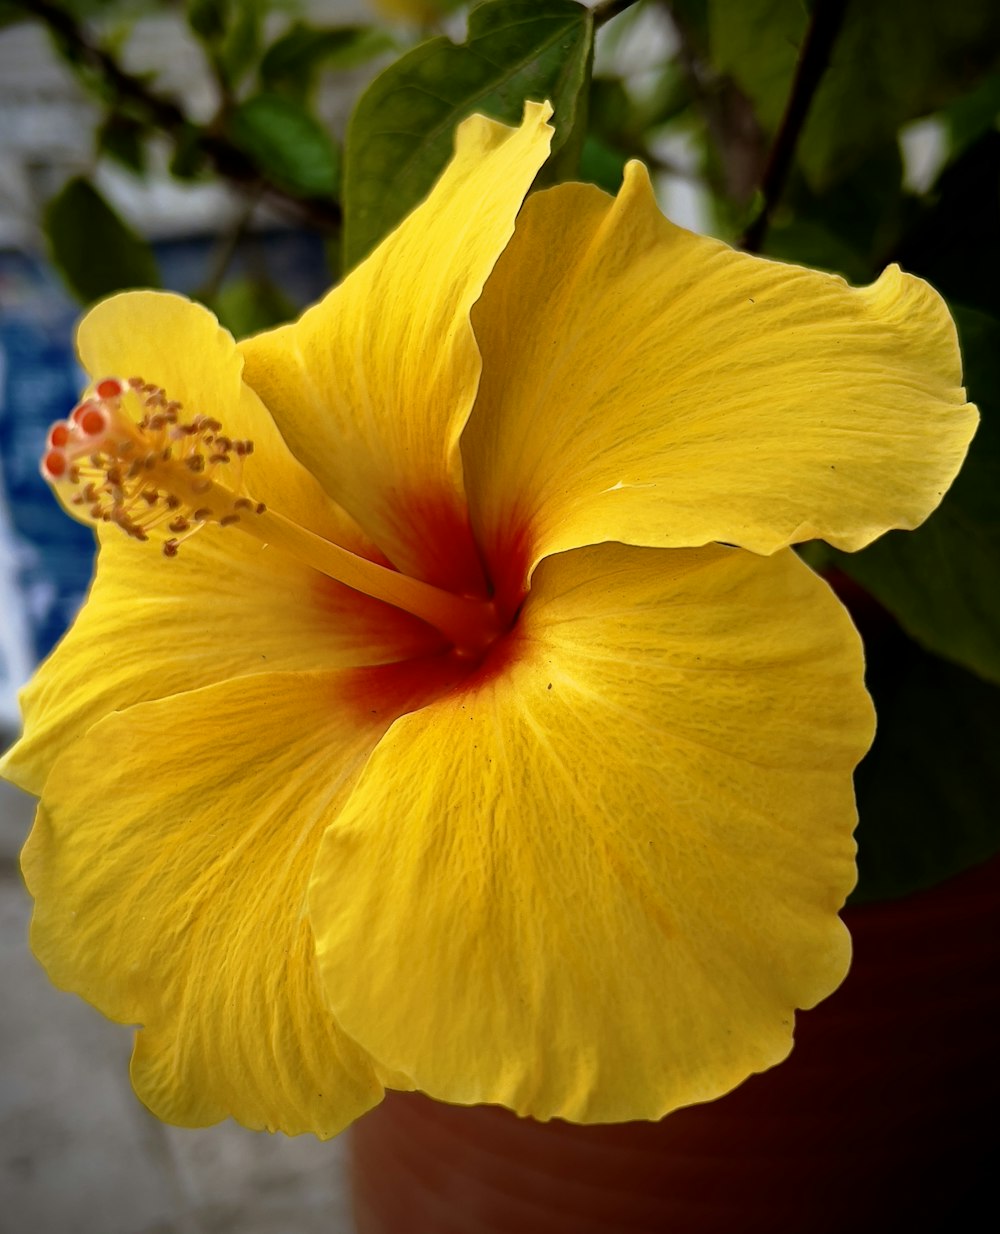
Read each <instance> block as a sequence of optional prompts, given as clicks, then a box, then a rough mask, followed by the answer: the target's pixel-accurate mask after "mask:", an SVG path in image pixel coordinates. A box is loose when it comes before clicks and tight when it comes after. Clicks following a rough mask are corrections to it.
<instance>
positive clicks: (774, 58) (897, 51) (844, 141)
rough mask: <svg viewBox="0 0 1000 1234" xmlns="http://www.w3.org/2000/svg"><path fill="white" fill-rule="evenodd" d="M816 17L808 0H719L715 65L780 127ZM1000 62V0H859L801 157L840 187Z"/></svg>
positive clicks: (821, 178) (809, 170)
mask: <svg viewBox="0 0 1000 1234" xmlns="http://www.w3.org/2000/svg"><path fill="white" fill-rule="evenodd" d="M807 23H808V13H807V9H806V5H805V4H803V3H802V0H710V32H711V49H712V62H713V64H714V66H715V67H716V68H717V69H718V70H719V71H721V72H724V73H729V74H730V75H731V76H732V77H733V78H734V79H735V80H736V81H737V83H738V84H739V85H740V87H741V88H742V89H743V90H744V91H745V92H746V93H747V94H748V95H749V97H750V98H751V99H752V101H753V103H754V106H755V109H756V112H757V115H758V118H759V119H760V121H761V123H762V124H763V125H764V127H765V128H766V129H768V130H770V131H772V132H773V130H774V128H775V127H776V125H777V123H778V121H779V119H780V117H781V115H782V113H783V111H784V106H785V102H786V100H787V98H788V93H789V89H790V86H791V81H792V75H793V72H794V68H795V62H796V58H797V55H798V47H799V46H800V44H801V42H802V39H803V37H804V34H805V30H806V26H807ZM998 67H1000V5H997V4H996V0H961V3H958V4H954V3H952V4H948V3H941V0H875V2H874V3H871V2H869V3H862V2H861V0H855V2H853V3H849V4H848V6H847V12H846V16H845V18H844V23H843V26H842V28H841V31H840V34H839V36H838V38H837V40H836V42H835V43H834V46H833V48H832V56H831V61H830V66H829V68H828V69H827V72H826V74H825V75H824V77H823V79H822V81H821V83H820V86H819V89H818V90H817V92H816V96H815V98H814V100H813V103H812V107H811V108H810V112H809V116H808V119H807V121H806V125H805V128H804V131H803V133H802V138H801V140H800V142H799V146H798V161H799V165H800V166H801V167H802V169H803V170H804V172H805V173H806V175H807V176H808V177H809V179H810V180H811V181H812V183H814V184H816V185H825V184H829V183H833V182H834V181H836V180H837V179H838V178H839V177H841V176H842V175H845V174H847V173H848V172H849V171H851V170H852V169H853V168H854V167H855V166H857V164H858V163H859V162H861V161H862V160H863V159H864V158H865V157H866V155H867V154H868V153H869V152H870V151H872V150H874V149H876V148H877V147H878V146H880V145H883V144H884V143H885V142H886V141H887V140H888V139H890V138H893V137H895V135H896V134H897V132H898V131H899V128H900V126H901V125H902V124H903V123H904V122H905V121H907V120H910V119H913V118H914V117H916V116H922V115H927V114H928V113H929V112H932V111H935V110H937V109H939V108H941V107H943V106H945V105H946V104H948V103H949V102H950V101H951V100H952V99H954V98H957V97H959V96H960V95H962V94H964V93H965V92H966V91H967V90H968V89H969V88H970V87H971V86H972V85H974V84H975V83H976V82H977V81H979V80H980V79H982V78H984V77H985V76H986V75H987V74H989V73H991V72H994V71H996V69H997V68H998Z"/></svg>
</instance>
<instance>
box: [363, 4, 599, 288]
mask: <svg viewBox="0 0 1000 1234" xmlns="http://www.w3.org/2000/svg"><path fill="white" fill-rule="evenodd" d="M591 40H592V19H591V16H590V13H589V12H588V11H587V10H586V9H585V8H583V7H582V6H581V5H579V4H576V3H573V2H572V0H494V2H493V3H488V4H484V5H481V6H480V7H479V8H477V9H474V10H473V11H472V13H471V14H470V15H469V37H468V41H467V42H466V43H464V44H462V45H461V46H458V45H456V44H454V43H452V42H451V41H450V40H449V39H447V38H437V39H431V40H430V41H429V42H426V43H423V44H421V45H420V46H419V47H415V48H414V49H413V50H412V51H411V52H409V53H408V54H407V55H405V56H403V57H402V58H401V59H400V60H397V61H396V63H395V64H392V65H391V66H390V67H389V68H388V69H386V70H385V72H383V73H382V74H381V75H380V76H379V77H377V78H376V79H375V81H374V82H372V84H371V85H370V86H369V88H368V89H367V91H366V92H365V93H364V94H363V95H362V97H361V99H360V101H359V103H358V105H357V108H356V109H355V112H354V115H353V117H352V119H351V123H350V126H349V128H348V133H347V144H346V151H345V159H344V258H345V260H344V264H345V267H347V268H349V267H351V266H353V265H356V264H357V262H359V261H360V260H361V259H362V258H363V257H364V256H365V255H366V254H367V253H368V252H370V250H371V249H372V248H374V246H375V245H376V244H377V243H378V241H379V240H380V239H381V238H382V237H383V236H384V235H386V234H387V233H388V232H389V231H391V230H392V228H393V227H394V226H395V225H396V224H397V223H398V222H399V221H400V220H401V219H402V218H404V217H405V215H407V214H408V213H409V212H410V210H411V209H412V208H413V207H414V206H415V205H416V204H417V203H418V202H419V201H420V200H421V199H422V198H423V197H425V196H426V194H427V193H428V192H429V190H430V188H431V185H432V184H433V183H434V181H435V179H436V177H437V176H438V174H439V172H440V171H441V169H442V168H443V167H444V165H445V163H446V162H447V161H448V159H449V157H450V156H451V152H452V141H453V135H454V130H455V126H456V125H457V124H458V123H459V121H461V120H462V119H464V118H465V117H466V116H468V115H471V114H472V113H473V112H482V113H484V114H485V115H488V116H491V117H493V118H494V119H496V120H502V121H504V122H505V123H507V124H516V123H519V122H520V119H521V114H522V111H523V107H524V100H525V99H534V100H537V101H543V100H545V99H548V100H549V101H550V102H551V103H552V105H553V107H554V109H555V115H554V117H553V120H554V123H555V126H556V135H555V139H554V142H553V151H554V152H555V151H557V150H558V149H559V148H560V147H561V146H562V145H563V144H564V143H565V142H566V140H567V139H568V137H569V135H570V134H571V132H572V131H573V127H574V124H575V122H576V118H577V108H578V104H579V102H580V96H581V91H582V90H583V89H584V87H585V85H586V78H587V69H588V64H589V60H590V50H591Z"/></svg>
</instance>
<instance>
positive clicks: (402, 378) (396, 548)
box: [241, 103, 552, 589]
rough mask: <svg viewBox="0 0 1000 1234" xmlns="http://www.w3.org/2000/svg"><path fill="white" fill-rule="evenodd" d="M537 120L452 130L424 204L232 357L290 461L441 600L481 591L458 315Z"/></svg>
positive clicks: (480, 274)
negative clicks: (341, 276)
mask: <svg viewBox="0 0 1000 1234" xmlns="http://www.w3.org/2000/svg"><path fill="white" fill-rule="evenodd" d="M550 114H551V109H550V108H549V107H548V106H547V105H546V106H541V105H539V104H534V103H528V104H526V106H525V116H524V122H523V124H522V125H521V127H520V128H518V129H511V128H508V127H506V126H505V125H502V124H497V123H495V122H493V121H490V120H486V119H485V118H484V117H482V116H473V117H471V118H470V119H469V120H466V121H465V122H464V123H463V124H461V125H460V126H459V128H458V131H457V135H456V144H455V156H454V158H453V159H452V161H451V163H450V164H449V165H448V167H447V168H446V170H445V171H444V173H443V174H442V176H441V179H440V180H439V181H438V183H437V185H436V186H435V188H434V189H433V190H432V192H431V194H430V196H429V197H428V198H427V199H426V200H425V201H424V202H423V204H422V205H420V206H418V207H417V209H416V210H414V211H413V213H412V214H411V215H409V217H408V218H407V219H406V220H405V221H404V222H403V223H402V224H401V225H400V226H399V227H398V228H397V229H396V230H395V231H394V232H393V233H392V234H391V235H390V236H389V237H388V238H387V239H386V240H384V241H383V242H382V244H381V245H380V246H379V247H378V248H377V249H376V250H375V252H374V253H372V254H371V256H369V257H368V258H367V260H365V261H364V262H363V263H362V264H361V265H360V266H359V267H358V268H357V269H356V270H354V271H353V273H351V274H350V275H348V277H347V278H346V279H345V280H344V282H343V283H342V284H341V285H340V286H339V287H337V288H335V289H334V290H333V291H331V292H330V293H329V295H327V296H326V298H325V299H324V300H322V301H321V302H320V303H319V304H318V305H316V306H315V307H314V308H312V309H310V310H309V311H308V312H307V313H305V314H304V315H303V316H302V317H301V318H300V319H299V320H298V321H297V322H295V323H294V324H293V325H290V326H284V327H281V328H280V329H277V330H273V331H270V332H269V333H267V334H262V335H258V336H257V337H255V338H252V339H248V340H246V341H245V342H244V343H242V344H241V346H242V349H243V353H244V355H245V356H246V362H247V367H246V380H247V381H248V382H249V383H250V384H251V385H252V386H253V387H254V389H255V390H256V391H257V392H258V393H259V394H260V395H261V397H262V398H263V399H264V401H265V402H266V403H267V405H268V407H269V408H270V409H271V411H272V412H273V413H274V416H275V418H276V419H277V421H278V424H279V426H280V427H281V431H282V433H283V434H284V437H285V439H286V440H287V441H288V443H289V445H290V446H291V448H292V449H293V450H294V451H295V453H296V454H297V455H298V457H299V458H300V459H301V460H302V461H303V462H304V463H305V464H306V466H307V467H308V468H309V469H310V471H312V472H313V473H314V474H315V475H316V476H317V477H318V478H319V479H320V481H321V482H322V484H323V485H324V486H325V487H326V490H327V491H328V492H329V493H331V494H332V495H333V496H334V497H335V498H336V500H337V501H338V502H340V503H341V504H342V505H344V506H345V507H346V509H347V510H349V511H350V513H351V514H352V515H353V516H354V517H355V518H356V519H357V520H358V522H359V523H360V524H361V526H362V527H363V528H364V529H365V531H366V532H367V533H368V535H369V536H371V538H372V539H373V540H374V541H375V542H376V543H377V544H378V545H379V547H380V548H381V549H382V551H383V552H384V553H386V554H387V556H389V557H390V558H391V559H392V561H393V562H394V563H395V564H396V565H397V566H398V567H399V569H401V570H403V571H405V572H406V573H409V574H415V575H419V576H421V577H424V578H426V579H427V580H428V581H430V582H433V583H436V584H438V585H440V586H449V587H454V588H456V589H460V588H468V589H474V588H475V587H477V586H480V585H481V583H482V574H481V567H480V565H479V561H478V557H477V555H476V552H475V546H474V544H473V543H472V540H471V537H470V535H469V533H468V517H467V513H466V508H465V497H464V493H463V488H462V471H461V459H460V455H459V449H458V437H459V434H460V432H461V430H462V427H463V426H464V424H465V421H466V418H467V417H468V414H469V411H470V410H471V408H472V404H473V400H474V398H475V394H476V387H477V383H478V381H479V372H480V359H479V349H478V347H477V346H476V341H475V338H474V336H473V333H472V326H471V324H470V321H469V310H470V309H471V307H472V305H473V304H474V303H475V301H476V299H477V298H478V297H479V294H480V292H481V290H482V287H483V283H484V282H485V280H486V278H487V276H488V275H489V273H490V271H491V270H492V268H493V265H494V263H495V262H496V259H497V257H498V256H499V255H500V253H501V252H502V250H503V247H504V245H505V244H506V243H507V241H508V240H509V238H510V236H511V233H512V231H513V228H514V218H515V215H516V214H517V211H518V208H519V207H520V205H521V201H522V199H523V197H524V195H525V193H526V192H527V191H528V188H529V186H530V184H531V181H532V180H533V178H534V176H535V173H536V172H537V171H538V168H539V167H540V166H541V165H542V163H543V162H544V160H545V157H546V155H547V153H548V148H549V140H550V137H551V132H552V130H551V128H550V127H549V126H548V125H547V124H546V123H545V121H546V119H547V117H548V116H549V115H550ZM443 529H444V530H443Z"/></svg>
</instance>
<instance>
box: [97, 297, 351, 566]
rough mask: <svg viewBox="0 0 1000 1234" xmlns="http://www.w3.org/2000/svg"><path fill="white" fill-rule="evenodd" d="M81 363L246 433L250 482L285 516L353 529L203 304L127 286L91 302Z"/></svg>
mask: <svg viewBox="0 0 1000 1234" xmlns="http://www.w3.org/2000/svg"><path fill="white" fill-rule="evenodd" d="M76 344H77V350H78V352H79V355H80V363H81V364H82V365H83V367H84V368H85V369H86V371H87V372H88V373H89V375H90V377H91V378H92V379H93V380H94V381H99V380H100V379H101V378H102V377H109V376H116V377H125V378H128V377H133V376H140V377H143V378H145V380H146V381H149V382H152V383H153V384H154V385H158V386H160V387H161V388H162V389H163V390H165V391H166V393H167V395H168V397H169V398H171V399H176V400H177V401H178V402H180V403H182V404H183V405H184V409H185V411H186V412H187V413H188V414H190V415H196V414H199V413H200V414H202V415H208V416H213V417H214V418H215V419H217V420H219V421H220V422H221V423H222V426H223V431H224V432H225V433H226V435H227V436H229V437H232V438H241V439H247V438H249V440H251V441H252V442H253V443H254V454H252V455H251V456H250V457H249V458H247V459H246V461H245V465H244V473H243V474H244V479H245V481H246V486H247V489H248V490H249V491H250V492H251V493H252V494H253V496H254V497H255V498H256V500H258V501H263V502H265V503H266V504H267V505H268V506H271V507H273V508H275V509H277V510H280V511H281V513H282V514H284V515H286V517H288V518H291V519H294V521H295V522H297V523H301V524H302V525H303V526H306V527H308V528H309V529H310V530H311V531H314V532H316V534H317V535H326V536H329V537H330V538H331V539H336V538H338V537H341V542H343V537H344V536H345V535H346V536H351V535H353V536H354V537H356V536H357V529H356V527H354V525H353V523H352V522H351V520H349V519H348V518H347V516H346V515H345V513H344V511H343V510H340V509H338V508H337V507H336V505H335V504H334V502H333V501H332V500H331V499H330V497H329V495H328V494H326V493H324V492H323V490H322V489H321V488H320V486H319V484H318V483H317V482H316V480H315V479H314V478H313V477H312V476H311V475H310V474H309V472H308V471H306V469H305V468H304V467H303V466H302V465H301V464H300V463H299V462H297V461H296V459H295V458H293V456H292V454H291V453H290V451H289V449H288V447H287V446H286V445H285V443H284V441H283V440H282V438H281V434H280V433H279V432H278V429H277V428H276V427H275V424H274V420H273V419H272V418H271V415H270V413H269V412H268V410H267V408H266V407H265V406H264V405H263V403H262V402H261V401H260V399H259V398H258V397H257V395H256V394H255V393H254V392H253V390H251V389H250V387H249V386H247V385H245V384H244V382H243V357H242V356H241V355H240V353H239V351H237V349H236V343H235V342H234V341H233V336H232V335H231V334H230V333H229V332H228V330H224V329H223V328H222V327H221V326H220V325H219V323H218V321H217V320H216V318H215V317H214V315H213V314H212V313H210V312H209V311H208V309H206V308H203V307H202V305H200V304H194V303H193V302H192V301H190V300H186V299H185V298H184V297H183V296H177V295H173V294H171V293H169V292H159V291H129V292H124V293H122V294H121V295H117V296H112V297H111V298H110V299H108V300H104V301H102V302H101V303H100V304H98V305H96V306H95V307H94V308H92V309H91V310H90V312H89V313H87V315H86V316H85V317H84V318H83V320H82V321H81V322H80V325H79V327H78V328H77V335H76Z"/></svg>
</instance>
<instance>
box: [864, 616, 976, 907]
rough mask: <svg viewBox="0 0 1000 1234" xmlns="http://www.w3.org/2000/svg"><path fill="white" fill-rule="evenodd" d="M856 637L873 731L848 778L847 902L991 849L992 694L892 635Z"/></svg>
mask: <svg viewBox="0 0 1000 1234" xmlns="http://www.w3.org/2000/svg"><path fill="white" fill-rule="evenodd" d="M863 629H864V624H863ZM865 633H866V635H867V636H868V638H867V645H868V655H869V672H868V688H869V689H870V690H871V692H872V697H873V698H874V700H875V707H876V710H877V713H878V733H877V735H876V737H875V744H874V745H873V746H872V749H871V752H870V753H869V754H868V756H867V758H866V759H865V760H864V762H863V763H862V764H861V766H860V767H859V768H858V772H857V775H856V777H855V783H856V785H857V792H858V811H859V814H860V819H861V821H860V825H859V827H858V832H857V837H858V870H859V882H858V886H857V889H856V890H855V892H854V896H853V899H854V900H881V899H889V898H894V897H896V896H901V895H905V894H906V893H907V892H910V891H915V890H917V889H918V888H921V887H927V886H930V885H932V884H934V883H937V882H940V881H941V880H943V879H945V878H948V877H949V876H950V875H952V874H957V873H958V872H959V871H960V870H962V869H965V868H966V867H967V866H970V865H975V864H977V863H978V862H980V861H984V860H985V859H986V858H987V857H990V856H992V855H993V854H994V853H995V852H997V851H998V850H1000V809H998V808H997V802H998V801H1000V760H998V759H997V750H998V749H1000V689H997V687H996V686H993V685H990V684H989V683H987V682H985V681H980V680H979V679H978V678H977V677H974V676H973V675H972V674H971V673H967V672H964V671H963V670H962V669H960V668H956V667H954V665H951V664H947V663H945V662H944V661H943V660H939V659H938V658H937V657H936V656H933V655H930V654H928V653H927V652H925V651H921V649H920V648H919V647H917V646H916V645H915V644H913V643H911V642H910V640H909V639H907V638H905V637H904V636H903V635H902V634H900V633H899V632H898V631H897V630H893V629H891V628H885V629H882V630H877V629H876V630H872V629H871V628H868V629H867V630H865Z"/></svg>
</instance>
